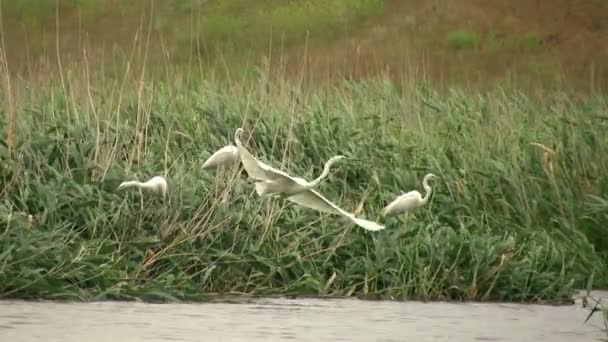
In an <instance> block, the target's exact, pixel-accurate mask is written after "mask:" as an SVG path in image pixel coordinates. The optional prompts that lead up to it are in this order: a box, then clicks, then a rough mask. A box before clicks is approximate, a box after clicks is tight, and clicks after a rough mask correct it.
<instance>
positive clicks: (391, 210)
mask: <svg viewBox="0 0 608 342" xmlns="http://www.w3.org/2000/svg"><path fill="white" fill-rule="evenodd" d="M433 178H439V177H437V176H435V175H434V174H432V173H428V174H427V175H426V176H424V178H423V180H422V187H423V188H424V190H425V191H426V194H424V197H422V195H421V194H420V192H418V191H417V190H413V191H409V192H406V193H404V194H403V195H401V196H399V197H397V198H396V199H395V200H393V201H392V202H391V203H389V204H388V205H387V206H386V207H384V209H382V216H392V215H399V214H403V213H406V214H407V213H409V212H410V211H412V210H414V209H417V208H420V207H422V206H423V205H425V204H426V202H428V200H429V198H430V196H431V192H432V191H433V189H431V187H430V185H429V180H431V179H433Z"/></svg>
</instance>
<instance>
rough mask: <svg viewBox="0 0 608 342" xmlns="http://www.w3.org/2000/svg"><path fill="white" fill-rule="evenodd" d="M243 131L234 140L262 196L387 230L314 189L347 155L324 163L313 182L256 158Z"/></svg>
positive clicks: (239, 131)
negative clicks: (244, 141)
mask: <svg viewBox="0 0 608 342" xmlns="http://www.w3.org/2000/svg"><path fill="white" fill-rule="evenodd" d="M242 132H243V129H242V128H238V129H237V130H236V132H235V134H234V140H235V142H236V146H237V147H238V149H239V155H240V157H241V163H242V164H243V167H244V168H245V171H247V174H248V175H249V177H251V178H253V179H255V180H257V182H256V184H255V189H256V192H257V193H258V195H259V196H264V195H265V196H271V197H275V196H285V197H286V198H287V200H289V201H291V202H294V203H296V204H299V205H301V206H303V207H307V208H310V209H314V210H317V211H320V212H324V213H328V214H336V215H341V216H343V217H346V218H347V219H349V220H351V221H352V222H354V223H355V224H357V225H358V226H360V227H362V228H364V229H366V230H370V231H378V230H382V229H384V226H383V225H380V224H378V223H376V222H373V221H369V220H365V219H361V218H357V217H355V215H354V214H352V213H349V212H347V211H345V210H343V209H341V208H340V207H338V206H337V205H335V204H334V203H332V202H330V201H329V200H328V199H327V198H325V197H324V196H323V195H321V194H320V193H319V192H317V191H316V190H314V189H313V188H314V187H315V186H317V185H319V183H320V182H321V180H323V178H325V177H327V176H328V174H329V169H330V168H331V165H332V164H333V163H335V162H336V161H338V160H340V159H343V158H345V157H344V156H335V157H332V158H330V159H329V160H328V161H327V162H326V163H325V167H324V169H323V172H322V173H321V175H320V176H319V177H317V178H316V179H314V180H313V181H311V182H308V181H306V180H305V179H303V178H300V177H294V176H290V175H289V174H287V173H286V172H283V171H281V170H277V169H275V168H273V167H271V166H269V165H266V164H264V163H262V162H261V161H259V160H258V159H256V158H255V157H254V156H253V155H252V154H251V153H250V152H249V151H248V150H247V149H246V148H245V147H244V146H243V144H242V143H241V139H240V135H241V133H242Z"/></svg>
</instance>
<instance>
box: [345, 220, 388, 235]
mask: <svg viewBox="0 0 608 342" xmlns="http://www.w3.org/2000/svg"><path fill="white" fill-rule="evenodd" d="M352 220H353V222H355V223H356V224H357V225H358V226H359V227H362V228H363V229H365V230H369V231H372V232H375V231H378V230H382V229H384V226H383V225H381V224H378V223H376V222H374V221H369V220H364V219H361V218H356V217H353V218H352Z"/></svg>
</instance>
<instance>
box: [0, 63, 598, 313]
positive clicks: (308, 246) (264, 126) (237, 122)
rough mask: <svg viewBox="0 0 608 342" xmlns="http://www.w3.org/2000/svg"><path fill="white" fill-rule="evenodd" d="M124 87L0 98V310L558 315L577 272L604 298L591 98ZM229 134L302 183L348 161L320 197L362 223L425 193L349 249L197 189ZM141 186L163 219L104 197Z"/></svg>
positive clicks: (325, 229)
mask: <svg viewBox="0 0 608 342" xmlns="http://www.w3.org/2000/svg"><path fill="white" fill-rule="evenodd" d="M127 75H128V76H129V77H130V75H129V73H127ZM129 77H127V78H125V79H124V80H123V79H116V80H114V79H108V78H103V77H99V78H97V77H94V76H91V77H90V78H89V80H88V82H87V78H86V77H84V76H83V75H79V74H78V73H66V74H65V78H64V80H63V82H58V83H55V84H47V85H45V86H43V87H40V88H33V87H30V88H27V87H25V86H20V85H19V84H13V87H12V92H11V94H12V96H6V94H7V93H6V92H5V96H4V98H3V101H4V103H3V106H2V108H3V111H4V113H3V115H1V116H0V118H1V120H2V121H1V125H2V131H3V132H7V131H9V130H10V131H12V132H13V134H12V135H11V136H12V138H10V139H9V138H7V136H8V135H5V134H3V135H2V141H1V144H0V158H1V159H2V160H1V165H2V168H1V169H0V184H2V187H1V189H2V190H1V191H2V192H1V193H0V194H1V202H0V296H1V297H17V298H41V297H42V298H68V299H117V298H121V299H127V298H143V299H169V298H185V299H202V298H203V297H204V296H205V294H208V293H228V292H231V293H247V294H254V295H272V294H281V295H287V294H296V295H353V296H355V295H356V296H380V297H389V296H393V297H395V298H404V297H409V298H425V299H446V298H449V299H462V300H510V301H529V300H532V301H533V300H545V299H563V298H565V297H567V296H569V295H570V291H571V290H572V289H573V287H575V286H579V287H583V286H584V284H585V282H586V280H587V278H588V277H589V276H590V275H591V274H592V273H595V279H596V285H599V286H605V285H606V279H607V278H606V269H607V268H606V262H605V261H606V257H607V255H606V251H607V250H608V238H607V236H608V235H607V234H606V231H605V229H606V228H605V227H606V226H607V224H608V198H607V197H606V194H607V193H608V177H606V175H605V172H604V170H606V169H607V168H608V132H607V131H608V121H607V120H606V117H605V113H606V112H607V109H608V103H607V102H606V98H605V97H593V96H589V97H586V98H584V99H580V98H575V97H572V96H569V95H568V94H565V93H559V92H551V93H542V94H540V95H541V96H538V97H536V96H534V97H526V96H525V95H523V94H520V93H518V92H516V91H514V90H505V89H503V90H500V89H495V90H489V91H488V92H487V93H467V92H464V91H458V90H453V91H451V92H448V93H446V94H438V93H436V92H434V91H433V89H431V88H430V87H429V86H427V85H424V84H420V83H413V82H412V83H411V84H410V85H404V86H403V88H401V89H399V88H397V87H396V86H394V85H392V84H391V83H390V82H388V81H367V82H357V83H354V82H344V83H340V84H339V85H337V86H334V87H328V88H323V89H321V88H308V87H304V86H301V85H299V84H295V83H290V82H287V81H283V80H281V79H273V80H268V79H267V78H265V77H260V78H259V79H258V80H256V81H252V82H228V81H226V82H219V81H213V80H207V81H199V82H195V83H190V84H186V83H183V82H181V80H179V79H171V80H170V81H167V82H142V80H140V79H138V78H137V77H134V78H133V79H130V78H129ZM8 98H11V99H13V100H14V101H13V102H12V105H10V106H9V105H8V103H7V99H8ZM11 122H14V124H11V125H9V123H11ZM9 126H12V127H13V128H12V129H9ZM240 126H243V127H244V128H245V129H246V133H247V134H246V136H248V135H249V133H251V135H252V139H251V140H250V141H249V143H248V144H249V147H250V149H251V151H252V152H253V153H254V154H256V155H259V156H260V157H261V158H262V159H263V160H266V161H269V162H271V163H272V164H273V165H276V166H281V167H283V168H285V169H287V170H289V171H291V172H292V173H294V174H297V175H301V176H304V177H306V178H311V177H312V176H313V174H318V173H319V172H320V169H321V167H322V164H323V162H324V161H325V160H326V159H328V158H329V157H330V156H332V155H335V154H345V155H347V156H349V159H348V160H347V161H344V162H343V163H341V164H340V165H338V166H337V167H335V168H334V170H333V171H332V175H331V176H330V177H329V178H328V180H327V181H326V182H324V183H323V184H322V185H321V187H320V189H321V192H322V193H324V194H326V195H327V197H328V198H330V199H331V200H334V201H335V202H336V203H338V205H340V206H341V207H343V208H345V209H346V210H349V211H352V210H355V208H358V207H359V206H360V205H361V204H363V206H362V211H361V215H364V216H365V217H367V218H369V219H373V220H381V219H380V217H379V212H380V209H381V208H382V207H383V206H384V205H385V204H386V203H388V201H390V200H391V199H392V198H394V196H396V195H397V194H398V193H400V192H401V191H409V190H411V189H420V188H421V186H420V180H421V177H422V176H423V175H424V173H426V172H433V173H435V174H437V175H440V176H441V177H442V178H443V180H442V181H439V182H436V183H435V186H434V188H435V191H436V192H435V194H434V195H433V198H432V200H431V202H430V204H429V205H428V206H427V207H425V208H423V209H421V210H419V211H418V212H417V213H416V214H415V215H414V216H412V217H410V219H409V220H408V222H407V224H404V222H403V220H401V219H398V218H395V219H390V220H387V221H386V225H387V229H386V230H384V231H381V232H377V233H369V232H365V231H363V230H361V229H360V228H358V227H356V226H353V225H352V224H348V223H346V222H344V221H342V220H340V219H339V218H337V217H335V216H328V215H320V214H319V213H317V212H315V211H312V210H308V209H305V208H300V207H297V206H295V205H293V204H290V203H288V202H285V201H282V200H261V199H259V198H258V197H257V196H256V195H255V194H254V193H253V187H252V184H251V183H250V182H249V181H248V180H247V178H246V176H245V174H244V172H236V171H234V170H233V171H231V172H224V173H221V172H219V173H212V172H203V171H202V170H201V169H200V166H201V164H202V162H203V161H204V159H205V158H206V157H207V156H208V155H210V154H211V153H212V152H213V151H215V150H216V149H218V148H220V147H221V146H223V145H224V144H226V143H229V142H231V140H232V137H233V134H234V130H235V128H236V127H240ZM533 142H538V143H542V144H544V145H547V146H549V147H551V148H552V149H554V150H555V151H556V153H555V154H554V155H551V156H550V157H551V158H549V159H546V158H544V157H543V150H542V149H541V148H539V147H537V146H534V145H531V143H533ZM9 147H10V151H9ZM156 174H165V175H166V176H167V178H168V181H169V187H170V188H169V195H168V198H167V199H166V200H165V201H162V200H160V199H157V198H149V197H142V196H141V195H140V193H138V192H137V191H126V192H118V191H116V187H117V186H118V184H119V183H120V182H121V181H123V180H125V179H132V178H139V179H142V180H143V179H144V178H148V177H151V176H153V175H156Z"/></svg>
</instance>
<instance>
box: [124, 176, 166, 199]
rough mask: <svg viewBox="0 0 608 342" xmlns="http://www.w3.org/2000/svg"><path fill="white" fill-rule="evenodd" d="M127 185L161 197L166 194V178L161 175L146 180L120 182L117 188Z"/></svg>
mask: <svg viewBox="0 0 608 342" xmlns="http://www.w3.org/2000/svg"><path fill="white" fill-rule="evenodd" d="M129 187H136V188H139V189H143V190H148V191H150V192H153V193H155V194H157V195H161V196H162V197H163V198H164V197H165V196H166V195H167V180H166V179H165V178H164V177H163V176H155V177H152V178H150V180H148V181H146V182H143V183H142V182H139V181H126V182H122V183H120V185H119V186H118V189H124V188H129Z"/></svg>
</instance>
